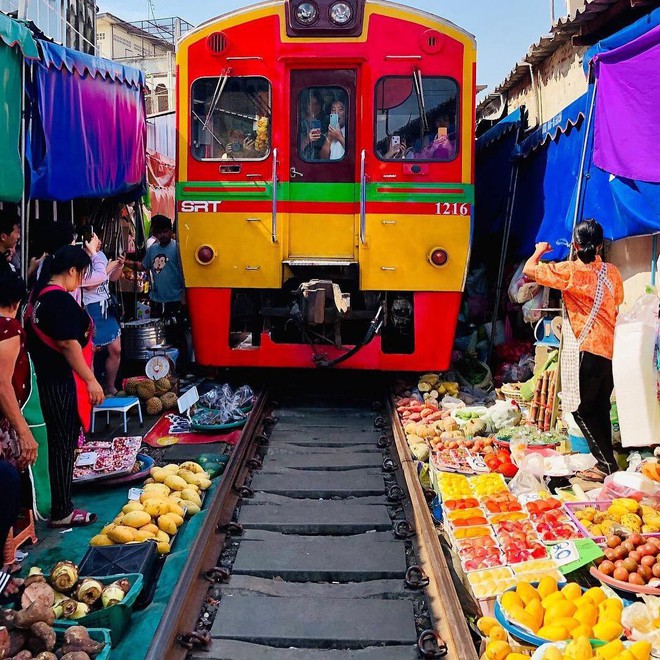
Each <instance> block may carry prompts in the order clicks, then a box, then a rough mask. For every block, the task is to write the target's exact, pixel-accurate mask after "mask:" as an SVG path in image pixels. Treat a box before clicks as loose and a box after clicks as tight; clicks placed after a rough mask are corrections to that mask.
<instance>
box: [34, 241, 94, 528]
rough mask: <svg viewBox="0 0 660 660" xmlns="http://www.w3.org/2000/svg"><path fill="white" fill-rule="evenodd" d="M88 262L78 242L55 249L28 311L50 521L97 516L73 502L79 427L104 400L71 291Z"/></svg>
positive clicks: (86, 323) (82, 314)
mask: <svg viewBox="0 0 660 660" xmlns="http://www.w3.org/2000/svg"><path fill="white" fill-rule="evenodd" d="M89 266H90V259H89V257H88V256H87V254H86V253H85V252H84V251H83V250H82V249H80V248H79V247H75V246H73V245H67V246H64V247H62V248H60V249H59V250H57V252H55V254H54V255H53V257H52V258H51V257H48V259H47V260H46V261H45V263H44V266H43V268H42V272H41V276H40V278H39V281H38V283H37V286H36V287H35V290H34V291H33V293H32V297H31V301H30V305H29V307H28V310H27V313H26V322H25V325H26V330H27V335H28V346H29V349H30V354H31V355H32V359H33V361H34V368H35V371H36V374H37V384H38V386H39V395H40V398H41V407H42V411H43V414H44V421H45V422H46V430H47V432H48V461H49V471H50V485H51V496H52V508H51V519H50V523H49V524H50V526H52V527H71V526H80V525H89V524H90V523H92V522H94V521H95V520H96V515H95V514H93V513H88V512H86V511H82V510H80V509H76V508H74V506H73V501H72V500H71V485H72V482H73V464H74V456H75V450H76V446H77V441H78V438H79V436H80V427H81V424H82V426H83V428H84V429H85V430H88V429H89V422H90V417H91V407H92V406H93V405H97V404H100V403H102V402H103V389H102V387H101V386H100V385H99V383H98V382H97V380H96V378H95V376H94V372H93V371H92V369H91V357H92V335H93V330H94V326H93V324H92V321H91V319H90V317H89V315H88V314H87V312H86V311H85V310H84V309H82V307H80V305H79V304H78V303H77V302H76V301H75V299H74V298H73V296H72V295H71V293H72V292H73V291H75V290H76V289H77V288H78V287H79V286H80V284H81V282H82V278H83V276H84V275H85V273H86V272H87V270H88V269H89Z"/></svg>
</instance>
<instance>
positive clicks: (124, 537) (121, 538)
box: [108, 525, 135, 543]
mask: <svg viewBox="0 0 660 660" xmlns="http://www.w3.org/2000/svg"><path fill="white" fill-rule="evenodd" d="M108 538H109V539H110V540H112V541H114V542H115V543H130V542H131V541H134V540H135V530H134V529H133V528H132V527H126V526H125V525H117V526H116V527H115V528H114V529H111V530H110V531H109V532H108Z"/></svg>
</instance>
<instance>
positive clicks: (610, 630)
mask: <svg viewBox="0 0 660 660" xmlns="http://www.w3.org/2000/svg"><path fill="white" fill-rule="evenodd" d="M593 630H594V638H595V639H602V640H605V641H606V642H611V641H613V640H615V639H618V638H619V637H621V635H623V626H622V625H621V624H620V623H615V622H614V621H598V623H597V624H596V625H595V626H594V627H593Z"/></svg>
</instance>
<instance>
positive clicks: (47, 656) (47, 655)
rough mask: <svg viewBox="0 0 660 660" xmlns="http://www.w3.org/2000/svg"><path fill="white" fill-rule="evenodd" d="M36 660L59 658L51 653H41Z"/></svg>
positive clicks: (55, 659) (54, 659)
mask: <svg viewBox="0 0 660 660" xmlns="http://www.w3.org/2000/svg"><path fill="white" fill-rule="evenodd" d="M34 660H57V656H56V655H55V654H54V653H51V652H50V651H44V652H43V653H40V654H39V655H38V656H37V657H36V658H35V659H34Z"/></svg>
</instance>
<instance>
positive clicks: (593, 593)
mask: <svg viewBox="0 0 660 660" xmlns="http://www.w3.org/2000/svg"><path fill="white" fill-rule="evenodd" d="M583 596H586V597H587V598H591V600H592V601H593V602H594V605H600V604H601V603H602V602H603V601H605V600H607V595H606V594H605V592H604V591H603V590H602V589H601V588H600V587H591V589H587V590H586V591H585V592H584V594H583Z"/></svg>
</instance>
